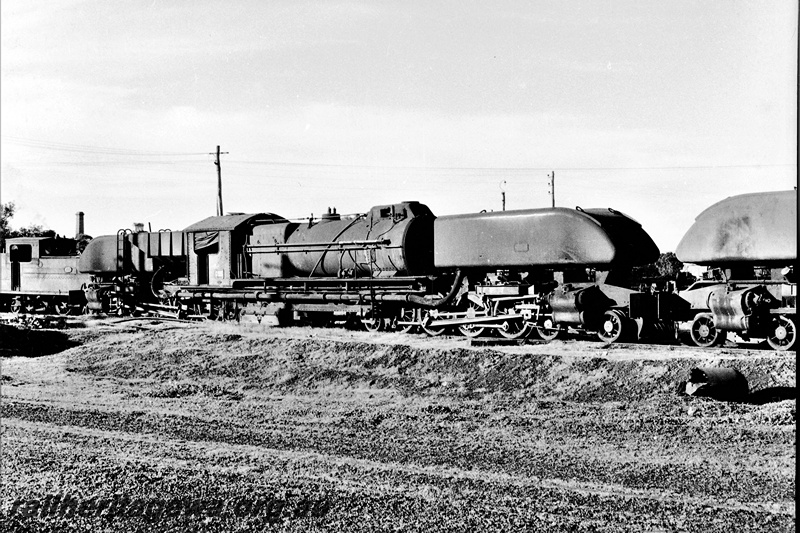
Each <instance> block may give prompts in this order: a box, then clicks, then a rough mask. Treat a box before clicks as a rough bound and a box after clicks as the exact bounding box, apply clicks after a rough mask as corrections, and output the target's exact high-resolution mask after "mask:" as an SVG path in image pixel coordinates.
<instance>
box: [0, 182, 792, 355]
mask: <svg viewBox="0 0 800 533" xmlns="http://www.w3.org/2000/svg"><path fill="white" fill-rule="evenodd" d="M726 202H727V203H726ZM728 203H730V205H734V204H735V205H736V206H738V207H737V210H732V209H731V207H730V205H728ZM765 205H769V206H770V207H769V209H767V210H766V211H768V212H769V217H766V218H765V217H763V216H762V217H761V218H759V216H760V215H759V214H758V213H760V212H761V210H762V209H764V206H765ZM776 206H780V207H779V208H776ZM795 206H796V191H787V192H780V193H764V195H760V196H759V195H744V196H740V197H733V198H729V199H728V200H725V201H723V202H721V203H720V204H717V205H715V206H712V207H711V208H709V209H708V210H706V211H705V212H704V213H703V214H701V215H700V216H699V217H698V219H697V221H696V223H695V226H693V227H692V229H690V231H689V232H688V233H687V235H686V236H685V237H684V239H683V241H682V242H681V245H680V246H679V247H678V251H677V253H678V257H679V258H680V259H681V260H683V261H686V262H693V263H697V264H702V265H707V266H708V267H709V268H710V269H712V272H714V273H717V277H718V278H719V279H710V280H703V281H701V282H698V283H697V284H695V285H694V286H692V287H690V288H689V289H687V290H686V291H682V292H680V293H678V292H676V291H674V290H656V291H652V290H639V289H634V288H631V287H630V280H629V274H630V272H631V269H632V268H633V267H636V266H640V265H645V264H649V263H652V262H654V261H655V260H656V259H657V258H658V256H659V250H658V248H657V247H656V245H655V243H654V242H653V241H652V239H651V238H650V237H649V235H648V234H647V233H646V232H645V231H644V229H643V228H642V227H641V225H640V224H639V223H638V222H636V221H635V220H634V219H632V218H631V217H629V216H627V215H625V214H624V213H621V212H618V211H615V210H613V209H610V208H609V209H582V208H580V207H578V208H575V209H565V208H551V209H528V210H518V211H503V212H493V213H486V212H482V213H473V214H464V215H453V216H442V217H435V216H434V215H433V213H432V212H431V210H430V209H429V208H428V207H427V206H425V205H424V204H421V203H419V202H401V203H398V204H392V205H382V206H375V207H373V208H372V209H370V211H369V212H367V213H364V214H359V215H350V216H341V215H339V214H338V213H336V211H335V209H334V210H330V209H329V211H328V212H327V213H326V214H324V215H323V216H322V217H321V218H320V219H318V220H314V219H310V220H307V221H302V222H296V221H289V220H287V219H285V218H283V217H281V216H279V215H275V214H272V213H258V214H231V215H227V216H215V217H209V218H206V219H204V220H202V221H200V222H197V223H195V224H192V225H191V226H189V227H187V228H185V229H184V230H182V231H175V232H173V231H160V232H145V231H137V232H131V231H130V230H121V231H120V232H118V233H117V235H110V236H102V237H98V238H96V239H94V240H92V241H91V242H90V243H89V244H88V245H87V247H86V249H85V250H84V251H83V253H82V254H80V256H75V257H73V258H71V259H70V260H71V261H74V262H75V277H74V278H71V279H70V283H71V285H70V286H69V289H67V288H66V287H67V285H66V284H65V285H64V288H63V289H59V290H61V291H66V292H67V293H68V294H72V293H71V292H69V291H76V290H77V289H75V288H74V287H75V286H76V285H78V283H79V282H80V284H81V286H82V287H83V295H84V298H85V306H86V308H88V309H89V310H92V311H97V312H106V313H116V314H127V313H135V312H144V311H149V312H155V313H162V314H172V315H174V316H179V317H187V318H206V319H218V320H239V321H246V322H271V323H276V324H286V323H291V322H300V323H308V324H326V323H329V322H331V321H335V320H343V321H349V322H360V323H361V324H362V325H363V326H364V327H366V328H367V329H369V330H374V331H376V330H382V329H393V330H398V331H410V330H412V329H417V328H419V329H421V330H423V331H425V332H426V333H428V334H429V335H439V334H441V333H444V332H445V331H448V330H449V331H453V330H455V331H459V332H460V333H462V334H463V335H466V336H469V337H476V336H479V335H483V334H486V333H488V332H496V333H497V334H498V335H500V336H503V337H506V338H510V339H515V338H522V337H526V336H528V335H531V334H536V335H538V336H539V337H541V338H543V339H546V340H548V339H554V338H556V337H558V336H560V335H564V334H566V333H568V332H571V333H588V334H592V335H596V336H597V337H599V338H600V339H601V340H602V341H604V342H615V341H620V340H637V339H644V338H648V337H656V336H673V337H674V336H677V335H686V337H687V339H688V340H690V342H692V343H694V344H696V345H698V346H710V345H713V344H716V343H718V342H720V340H721V339H723V340H724V337H725V335H726V332H734V333H736V334H739V335H740V336H743V337H745V338H749V337H760V338H766V339H767V341H768V342H769V343H770V345H772V346H773V347H774V348H776V349H782V350H786V349H791V348H792V347H793V345H794V341H795V337H796V334H795V329H794V324H795V321H796V284H795V283H794V280H793V266H794V261H796V256H797V253H796V248H793V247H795V246H796V245H795V241H796V207H795ZM734 211H735V212H736V213H738V214H739V215H738V216H739V218H738V220H740V221H745V222H741V223H739V225H738V226H736V222H735V221H734V219H732V218H725V217H726V216H727V215H731V216H733V215H732V213H733V212H734ZM715 213H718V214H716V215H715ZM734 226H735V227H736V228H738V233H737V232H733V231H732V229H731V228H734ZM773 226H775V227H778V228H780V231H779V232H777V233H776V232H775V230H774V228H772V227H773ZM695 228H697V229H695ZM789 233H791V234H792V235H793V236H792V235H789ZM723 234H724V235H723ZM709 235H713V236H716V237H713V238H712V237H708V236H709ZM720 235H722V236H720ZM705 237H708V239H706V240H703V239H704V238H705ZM715 239H716V240H715ZM737 239H738V240H737ZM745 242H746V243H749V244H748V246H750V248H747V247H746V246H745V244H744V243H745ZM8 245H9V252H8V253H7V254H3V257H2V258H1V260H2V265H3V267H4V268H3V274H2V276H0V296H2V297H4V298H8V297H9V295H11V297H12V298H17V299H19V300H18V301H21V302H26V301H30V297H25V296H26V295H25V294H23V292H21V288H22V286H21V284H20V282H19V281H17V283H16V285H14V283H12V281H13V280H11V279H9V280H8V283H7V278H6V274H5V273H6V272H7V271H12V276H11V277H12V278H13V268H15V267H14V264H15V263H16V264H17V267H16V268H17V269H18V271H19V272H21V273H30V274H31V275H32V276H34V275H35V273H34V272H32V271H31V268H32V267H30V266H28V267H27V269H26V268H25V267H20V265H22V264H24V263H25V259H27V255H22V256H20V255H19V252H18V251H16V252H15V250H19V248H15V246H16V247H19V246H22V245H24V243H23V242H21V241H20V242H16V240H14V239H11V240H9V241H8ZM15 254H16V255H15ZM34 259H36V260H38V263H37V267H36V268H38V269H39V270H38V271H37V272H38V275H40V276H41V275H43V274H42V272H43V271H41V269H42V268H44V267H43V266H39V265H44V264H45V260H46V257H45V256H42V255H41V253H40V254H38V255H37V254H36V253H31V257H30V259H29V262H32V261H33V260H34ZM7 266H8V267H10V268H6V267H7ZM70 267H72V264H70ZM755 267H760V268H761V270H760V271H762V272H763V269H764V268H767V269H769V279H756V278H755V276H754V275H751V276H750V278H752V279H745V278H747V275H745V272H746V271H747V272H753V273H755V272H756V270H755ZM65 271H66V267H65ZM762 277H763V276H762ZM15 287H16V288H15ZM15 291H16V292H15ZM59 296H60V294H59ZM75 296H76V297H75V298H74V300H75V301H76V302H77V301H78V300H79V299H78V298H77V295H75ZM31 297H32V296H31ZM67 301H68V303H69V302H70V301H71V300H69V298H68V300H67ZM23 305H24V304H23ZM73 305H77V304H73Z"/></svg>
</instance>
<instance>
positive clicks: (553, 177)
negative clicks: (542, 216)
mask: <svg viewBox="0 0 800 533" xmlns="http://www.w3.org/2000/svg"><path fill="white" fill-rule="evenodd" d="M547 177H548V178H549V181H550V183H549V185H550V187H549V189H550V206H551V207H555V206H556V173H555V171H553V172H550V174H548V175H547Z"/></svg>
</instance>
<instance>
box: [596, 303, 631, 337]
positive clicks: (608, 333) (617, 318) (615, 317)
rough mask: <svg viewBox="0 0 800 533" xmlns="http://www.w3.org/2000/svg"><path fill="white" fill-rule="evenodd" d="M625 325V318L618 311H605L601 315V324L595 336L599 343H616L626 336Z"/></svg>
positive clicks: (626, 328)
mask: <svg viewBox="0 0 800 533" xmlns="http://www.w3.org/2000/svg"><path fill="white" fill-rule="evenodd" d="M627 330H628V327H627V323H626V320H625V317H624V316H623V315H622V313H620V312H619V311H613V310H612V311H606V312H605V313H604V314H603V323H602V324H601V325H600V331H598V332H597V336H598V337H599V338H600V340H601V341H603V342H607V343H609V344H610V343H612V342H617V341H618V340H620V339H621V338H623V336H624V335H626V334H627Z"/></svg>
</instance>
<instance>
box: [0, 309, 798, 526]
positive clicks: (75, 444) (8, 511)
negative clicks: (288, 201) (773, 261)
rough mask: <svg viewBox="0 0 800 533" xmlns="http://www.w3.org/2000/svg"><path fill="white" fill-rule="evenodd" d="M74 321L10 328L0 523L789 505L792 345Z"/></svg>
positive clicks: (694, 511)
mask: <svg viewBox="0 0 800 533" xmlns="http://www.w3.org/2000/svg"><path fill="white" fill-rule="evenodd" d="M84 325H85V326H86V327H83V328H80V329H67V330H63V331H29V332H18V331H17V332H11V331H8V330H5V331H4V332H3V333H4V335H3V341H2V345H0V352H1V353H2V354H3V358H2V382H1V384H0V386H2V405H1V407H0V409H1V411H2V431H3V433H2V450H0V453H1V454H2V480H1V481H2V502H1V503H2V514H0V520H2V522H1V523H0V529H2V530H3V531H25V530H30V531H42V530H44V531H48V530H49V531H62V530H96V531H109V532H112V531H113V532H114V533H118V532H122V531H168V530H171V531H188V530H191V531H195V530H200V531H261V530H268V531H328V530H338V531H425V532H432V531H485V530H502V531H517V530H530V531H703V532H709V531H724V532H726V533H730V532H734V531H736V532H740V531H794V529H795V473H794V472H795V438H796V429H795V406H796V400H795V399H794V398H795V386H796V382H795V372H796V364H795V354H794V353H788V354H778V353H775V352H771V351H765V350H737V349H731V348H719V349H714V350H706V351H700V350H694V349H690V348H686V347H675V346H661V347H650V346H637V347H631V346H623V347H610V348H609V347H603V346H602V345H600V344H598V343H595V342H589V341H570V342H565V341H555V342H553V343H550V344H544V345H534V346H515V347H491V348H472V347H470V346H469V343H468V341H467V340H465V339H463V338H456V337H453V338H435V339H430V338H426V337H422V336H415V335H400V334H391V333H383V334H368V333H366V332H364V333H361V332H352V331H346V330H342V329H299V328H286V329H280V330H277V329H263V328H260V327H255V326H245V325H241V326H237V325H220V324H199V325H189V324H182V323H162V322H155V321H146V320H144V321H128V322H119V323H116V324H114V325H111V324H108V323H100V322H89V323H86V324H84ZM703 366H705V367H708V366H733V367H735V368H738V369H739V370H740V371H741V372H742V373H743V374H744V375H745V376H746V377H747V379H748V381H749V383H750V387H751V390H752V391H754V393H753V394H752V395H751V397H750V399H749V401H748V402H745V403H726V402H717V401H714V400H711V399H704V398H692V397H686V396H679V395H678V394H676V390H677V389H678V387H679V383H680V382H681V381H682V380H685V379H686V378H687V376H688V371H689V369H691V368H692V367H703ZM65 496H66V497H65ZM70 502H72V503H70ZM75 502H77V503H75ZM86 502H89V503H86ZM98 502H105V503H103V504H100V503H98ZM126 504H127V505H126ZM51 505H52V508H53V509H52V511H53V512H51V513H50V515H49V516H44V517H43V515H47V512H46V511H45V510H46V509H48V508H49V507H51ZM59 506H60V507H59ZM82 506H83V507H82ZM137 506H138V507H137ZM43 508H44V509H45V510H43ZM73 508H74V509H73Z"/></svg>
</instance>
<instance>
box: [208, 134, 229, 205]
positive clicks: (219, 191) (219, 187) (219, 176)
mask: <svg viewBox="0 0 800 533" xmlns="http://www.w3.org/2000/svg"><path fill="white" fill-rule="evenodd" d="M227 153H228V152H220V151H219V146H217V159H216V161H214V164H215V165H217V216H218V217H221V216H222V215H223V212H222V165H221V164H220V162H219V156H220V154H227ZM209 155H214V153H213V152H212V153H211V154H209Z"/></svg>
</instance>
